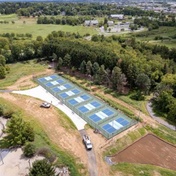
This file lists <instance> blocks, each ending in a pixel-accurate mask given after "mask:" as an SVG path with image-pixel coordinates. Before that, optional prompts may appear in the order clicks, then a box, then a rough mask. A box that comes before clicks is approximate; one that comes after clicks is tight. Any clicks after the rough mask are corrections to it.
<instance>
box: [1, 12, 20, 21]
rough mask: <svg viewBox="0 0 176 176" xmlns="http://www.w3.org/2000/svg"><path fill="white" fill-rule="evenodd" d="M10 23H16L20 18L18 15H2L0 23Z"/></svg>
mask: <svg viewBox="0 0 176 176" xmlns="http://www.w3.org/2000/svg"><path fill="white" fill-rule="evenodd" d="M5 20H6V21H9V22H11V21H13V20H14V21H16V20H18V17H17V15H16V14H10V15H0V21H5Z"/></svg>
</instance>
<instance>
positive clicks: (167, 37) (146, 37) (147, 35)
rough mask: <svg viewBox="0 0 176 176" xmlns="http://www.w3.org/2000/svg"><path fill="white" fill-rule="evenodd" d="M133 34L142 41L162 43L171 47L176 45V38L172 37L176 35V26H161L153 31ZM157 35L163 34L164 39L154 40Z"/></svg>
mask: <svg viewBox="0 0 176 176" xmlns="http://www.w3.org/2000/svg"><path fill="white" fill-rule="evenodd" d="M133 35H134V36H135V37H136V38H137V39H138V40H140V41H147V42H149V43H153V44H160V45H165V46H168V47H169V48H172V47H175V46H176V40H175V39H172V38H171V37H172V36H174V35H176V27H165V26H164V27H160V28H159V29H155V30H152V31H143V32H137V33H133ZM156 36H161V37H163V38H164V39H163V40H154V39H155V37H156Z"/></svg>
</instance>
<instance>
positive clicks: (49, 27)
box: [0, 15, 98, 39]
mask: <svg viewBox="0 0 176 176" xmlns="http://www.w3.org/2000/svg"><path fill="white" fill-rule="evenodd" d="M6 19H8V21H9V24H0V34H3V33H15V34H25V33H29V34H32V36H33V39H35V38H36V37H37V36H42V37H43V38H45V37H46V36H47V35H48V34H50V33H51V32H52V31H64V32H70V33H79V34H80V35H85V34H90V35H93V34H98V31H97V30H96V28H94V27H85V26H82V25H80V26H70V25H53V24H37V18H32V17H30V18H18V17H17V16H15V15H12V16H9V15H7V17H6V16H1V18H0V21H3V20H6ZM13 20H14V21H15V24H12V23H11V21H13Z"/></svg>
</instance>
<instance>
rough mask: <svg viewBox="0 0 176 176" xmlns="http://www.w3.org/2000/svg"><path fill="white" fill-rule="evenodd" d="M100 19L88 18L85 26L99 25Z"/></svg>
mask: <svg viewBox="0 0 176 176" xmlns="http://www.w3.org/2000/svg"><path fill="white" fill-rule="evenodd" d="M97 25H98V20H86V21H85V22H84V26H97Z"/></svg>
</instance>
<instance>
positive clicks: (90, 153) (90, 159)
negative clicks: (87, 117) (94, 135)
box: [79, 130, 98, 176]
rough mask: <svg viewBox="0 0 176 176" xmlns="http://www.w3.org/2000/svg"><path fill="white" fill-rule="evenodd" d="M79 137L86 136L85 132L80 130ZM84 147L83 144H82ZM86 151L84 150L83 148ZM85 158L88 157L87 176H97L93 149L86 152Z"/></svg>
mask: <svg viewBox="0 0 176 176" xmlns="http://www.w3.org/2000/svg"><path fill="white" fill-rule="evenodd" d="M79 132H80V134H81V136H83V135H85V134H86V131H85V130H80V131H79ZM83 145H84V144H83ZM85 150H86V148H85ZM87 156H88V165H89V168H88V169H89V175H90V176H98V171H97V161H96V156H95V153H94V149H93V148H92V150H89V151H87Z"/></svg>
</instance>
